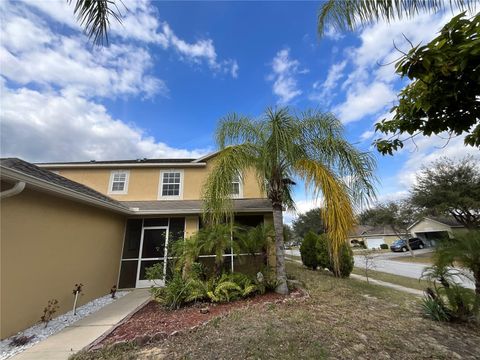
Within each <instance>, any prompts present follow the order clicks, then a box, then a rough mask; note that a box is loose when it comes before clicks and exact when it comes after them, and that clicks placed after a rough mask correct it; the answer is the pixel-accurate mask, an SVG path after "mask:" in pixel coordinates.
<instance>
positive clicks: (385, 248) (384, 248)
mask: <svg viewBox="0 0 480 360" xmlns="http://www.w3.org/2000/svg"><path fill="white" fill-rule="evenodd" d="M380 249H383V250H387V249H388V245H387V244H380Z"/></svg>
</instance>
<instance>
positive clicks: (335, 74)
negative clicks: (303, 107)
mask: <svg viewBox="0 0 480 360" xmlns="http://www.w3.org/2000/svg"><path fill="white" fill-rule="evenodd" d="M346 65H347V61H346V60H344V61H341V62H339V63H336V64H333V65H332V66H331V67H330V69H329V70H328V74H327V78H326V79H325V81H324V82H323V83H322V84H320V83H319V82H318V81H317V82H315V83H314V84H313V90H314V91H313V92H312V93H311V94H310V95H309V97H308V98H309V99H310V100H312V101H319V102H322V103H325V104H329V103H330V101H331V99H332V97H333V94H334V93H335V88H336V86H337V84H338V81H339V80H340V79H341V78H342V77H343V76H344V73H343V70H344V69H345V66H346Z"/></svg>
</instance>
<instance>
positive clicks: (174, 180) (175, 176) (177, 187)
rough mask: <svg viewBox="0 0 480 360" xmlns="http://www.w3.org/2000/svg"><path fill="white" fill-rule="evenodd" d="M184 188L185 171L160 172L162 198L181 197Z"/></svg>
mask: <svg viewBox="0 0 480 360" xmlns="http://www.w3.org/2000/svg"><path fill="white" fill-rule="evenodd" d="M182 190H183V171H181V170H164V171H162V172H161V173H160V194H159V195H160V196H159V197H160V198H162V199H181V198H182Z"/></svg>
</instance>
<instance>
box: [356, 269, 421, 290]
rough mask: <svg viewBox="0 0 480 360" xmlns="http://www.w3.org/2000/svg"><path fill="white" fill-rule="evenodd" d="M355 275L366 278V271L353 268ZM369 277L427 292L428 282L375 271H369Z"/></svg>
mask: <svg viewBox="0 0 480 360" xmlns="http://www.w3.org/2000/svg"><path fill="white" fill-rule="evenodd" d="M353 273H354V274H357V275H362V276H365V269H362V268H360V267H356V268H353ZM368 277H369V278H372V279H375V280H381V281H386V282H389V283H392V284H397V285H400V286H404V287H408V288H411V289H417V290H425V288H426V287H427V286H428V281H425V280H417V279H414V278H410V277H407V276H401V275H395V274H389V273H385V272H381V271H375V270H368Z"/></svg>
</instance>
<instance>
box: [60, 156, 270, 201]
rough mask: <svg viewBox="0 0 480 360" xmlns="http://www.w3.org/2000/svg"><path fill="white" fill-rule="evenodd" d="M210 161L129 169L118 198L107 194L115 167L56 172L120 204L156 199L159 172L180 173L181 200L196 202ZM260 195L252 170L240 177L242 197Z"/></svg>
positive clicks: (209, 166) (208, 169)
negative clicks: (125, 189) (125, 190)
mask: <svg viewBox="0 0 480 360" xmlns="http://www.w3.org/2000/svg"><path fill="white" fill-rule="evenodd" d="M212 167H213V160H210V161H209V162H207V165H206V166H205V167H195V168H193V167H190V168H188V167H185V168H180V167H175V168H168V169H167V168H130V169H124V170H129V172H130V175H129V181H128V193H127V194H124V195H123V194H122V195H118V194H117V195H116V194H108V186H109V181H110V174H111V172H112V171H114V170H120V169H118V168H111V169H99V168H83V169H82V168H77V169H71V168H70V169H60V170H58V173H59V174H60V175H62V176H65V177H66V178H69V179H71V180H73V181H77V182H79V183H81V184H85V185H87V186H89V187H91V188H93V189H95V190H97V191H99V192H101V193H103V194H106V195H108V196H110V197H112V198H114V199H117V200H120V201H129V200H136V201H141V200H158V192H159V184H160V171H162V170H169V169H176V170H178V169H180V170H183V174H184V177H183V179H184V184H183V198H182V199H183V200H198V199H200V198H201V193H202V187H203V185H204V183H205V181H206V179H207V177H208V174H209V173H210V171H211V170H212ZM262 197H264V194H263V192H262V191H261V188H260V186H259V184H258V181H257V180H256V178H255V176H254V173H253V171H247V172H246V173H245V174H243V198H262Z"/></svg>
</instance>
